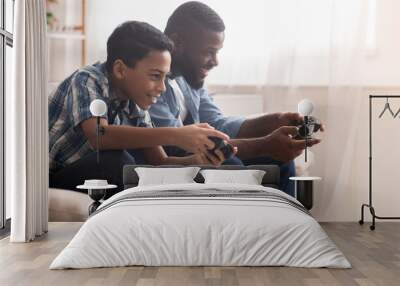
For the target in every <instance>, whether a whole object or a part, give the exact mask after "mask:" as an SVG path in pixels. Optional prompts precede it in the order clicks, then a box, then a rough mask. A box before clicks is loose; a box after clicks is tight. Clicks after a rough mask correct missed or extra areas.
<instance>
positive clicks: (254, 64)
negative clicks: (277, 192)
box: [205, 0, 400, 221]
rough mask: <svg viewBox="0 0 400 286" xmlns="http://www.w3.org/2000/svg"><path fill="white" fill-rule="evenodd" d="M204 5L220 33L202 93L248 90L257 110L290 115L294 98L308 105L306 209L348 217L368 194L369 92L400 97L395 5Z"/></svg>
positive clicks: (335, 1)
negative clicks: (258, 100) (315, 121)
mask: <svg viewBox="0 0 400 286" xmlns="http://www.w3.org/2000/svg"><path fill="white" fill-rule="evenodd" d="M205 2H207V3H209V4H210V5H211V6H213V7H215V9H216V10H217V11H218V12H219V13H220V14H221V16H222V17H223V18H224V20H225V23H226V26H227V30H226V41H225V43H224V48H223V50H221V52H220V65H219V67H218V68H216V70H215V71H214V72H213V73H212V74H211V75H210V78H209V79H208V84H209V88H210V89H215V90H218V91H220V92H224V90H225V91H227V92H228V93H229V91H233V92H234V91H235V89H237V87H239V86H247V87H248V88H247V90H248V92H249V93H250V92H251V93H256V94H259V95H260V96H262V97H263V102H264V103H263V105H264V106H263V111H264V112H276V111H289V110H290V111H295V110H297V102H299V101H300V100H301V99H303V98H309V99H310V100H312V101H313V103H314V107H315V109H314V110H315V111H314V115H315V116H317V117H318V118H319V119H321V120H322V121H323V122H324V123H325V124H326V127H327V130H326V132H325V133H324V134H320V135H319V137H321V138H322V139H323V142H322V143H321V144H320V145H319V146H315V147H313V148H312V152H313V153H314V156H313V157H314V162H313V164H312V165H311V166H310V167H309V169H308V170H307V171H308V173H309V174H310V175H315V176H320V177H322V178H323V180H322V181H321V182H319V183H318V187H317V189H318V191H317V192H316V193H315V196H316V198H315V199H316V202H315V204H314V206H315V207H314V209H313V210H312V212H313V214H314V215H315V216H316V217H317V218H318V219H319V220H321V221H327V220H337V221H341V220H357V219H358V217H359V211H360V210H359V207H360V203H361V202H362V201H366V198H367V197H366V195H367V192H368V160H367V156H368V121H367V120H368V117H367V114H368V113H367V112H368V106H367V102H368V94H369V93H376V92H380V91H382V90H383V91H384V92H387V91H388V90H389V89H390V90H394V91H396V90H397V91H398V90H399V89H398V88H396V87H398V86H399V82H400V81H399V80H400V77H399V76H400V73H399V72H398V71H396V67H398V66H399V64H400V57H399V55H398V53H397V52H396V51H395V48H394V47H397V48H398V47H399V40H397V39H398V35H397V33H398V32H397V28H396V27H398V24H400V22H399V21H398V20H397V16H396V13H395V12H394V11H395V10H397V9H396V8H400V6H399V3H398V2H396V1H393V0H382V1H376V0H369V1H364V0H354V1H341V0H322V1H321V0H307V1H294V0H282V1H272V0H267V1H256V0H254V1H246V4H243V3H242V2H241V3H235V2H232V3H230V4H229V5H230V8H229V9H224V4H223V3H221V2H219V1H205ZM244 5H246V8H244ZM239 11H240V12H239ZM244 90H246V88H245V89H244ZM398 139H400V138H398ZM303 160H304V158H301V157H300V158H298V159H297V160H296V162H297V164H298V165H300V167H301V165H304V161H303ZM393 167H394V168H396V165H395V164H393ZM382 187H384V186H382ZM397 196H398V195H397ZM392 198H393V197H392ZM399 198H400V197H399ZM387 199H388V200H390V196H388V197H387ZM393 210H394V208H393ZM392 215H393V214H392Z"/></svg>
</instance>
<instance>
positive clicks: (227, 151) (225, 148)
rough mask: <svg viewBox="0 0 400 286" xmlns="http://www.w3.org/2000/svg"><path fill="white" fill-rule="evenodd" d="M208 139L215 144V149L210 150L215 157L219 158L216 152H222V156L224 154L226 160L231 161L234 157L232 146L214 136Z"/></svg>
mask: <svg viewBox="0 0 400 286" xmlns="http://www.w3.org/2000/svg"><path fill="white" fill-rule="evenodd" d="M208 139H210V140H211V141H213V142H214V144H215V147H214V148H213V149H211V150H209V152H210V153H212V154H213V155H215V156H216V157H218V156H217V155H216V154H215V151H216V150H221V152H222V154H224V157H225V160H226V159H229V158H230V157H231V156H232V155H233V147H232V145H230V144H226V143H225V142H224V140H223V139H221V138H219V137H214V136H210V137H208Z"/></svg>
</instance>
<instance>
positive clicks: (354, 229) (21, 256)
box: [0, 222, 400, 286]
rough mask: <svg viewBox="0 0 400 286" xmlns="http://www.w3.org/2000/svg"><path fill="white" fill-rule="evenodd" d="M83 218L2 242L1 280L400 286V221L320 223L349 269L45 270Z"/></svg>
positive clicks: (14, 282)
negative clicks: (372, 226) (24, 239)
mask: <svg viewBox="0 0 400 286" xmlns="http://www.w3.org/2000/svg"><path fill="white" fill-rule="evenodd" d="M80 226H81V223H50V231H49V233H48V234H47V235H45V236H44V237H43V238H40V239H38V240H37V241H34V242H32V243H28V244H23V243H22V244H15V243H13V244H10V243H9V241H8V238H6V239H3V240H1V241H0V285H1V286H6V285H7V286H8V285H12V286H17V285H32V286H33V285H52V286H59V285H68V286H75V285H96V286H97V285H140V286H145V285H167V286H178V285H256V286H261V285H290V286H293V285H296V286H297V285H346V286H351V285H383V286H390V285H396V286H398V285H400V223H393V222H379V223H378V224H377V228H376V230H375V231H374V232H373V231H370V230H369V228H368V225H363V226H360V225H358V224H357V223H327V224H322V226H323V228H324V229H325V230H326V231H327V233H328V234H329V236H330V237H331V238H332V239H333V241H335V242H336V244H337V245H338V247H339V248H340V249H341V250H342V251H343V252H344V254H345V255H346V257H347V258H348V259H349V260H350V262H351V263H352V265H353V268H352V269H349V270H340V269H305V268H289V267H122V268H101V269H87V270H51V271H50V270H48V267H49V264H50V263H51V261H52V260H53V259H54V258H55V256H56V255H57V254H58V253H59V252H60V251H61V250H62V249H63V247H64V246H65V245H66V244H67V242H68V241H69V240H70V239H71V238H72V236H73V235H74V234H75V233H76V231H77V230H78V229H79V227H80Z"/></svg>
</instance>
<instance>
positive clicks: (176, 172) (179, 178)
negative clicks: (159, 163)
mask: <svg viewBox="0 0 400 286" xmlns="http://www.w3.org/2000/svg"><path fill="white" fill-rule="evenodd" d="M199 170H200V168H199V167H184V168H168V167H167V168H146V167H137V168H135V171H136V173H137V174H138V176H139V184H138V186H150V185H166V184H187V183H195V181H194V180H193V179H194V178H195V177H196V175H197V173H198V172H199Z"/></svg>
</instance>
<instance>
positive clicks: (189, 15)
mask: <svg viewBox="0 0 400 286" xmlns="http://www.w3.org/2000/svg"><path fill="white" fill-rule="evenodd" d="M198 26H200V27H203V28H206V29H207V30H211V31H214V32H223V31H225V24H224V21H223V20H222V19H221V17H220V16H219V15H218V14H217V12H215V11H214V10H213V9H211V8H210V7H209V6H207V5H206V4H204V3H201V2H197V1H190V2H186V3H183V4H182V5H180V6H179V7H178V8H176V9H175V11H174V12H173V13H172V15H171V16H170V17H169V19H168V22H167V26H166V28H165V30H164V32H165V34H166V35H168V36H170V35H172V34H173V33H181V32H191V31H194V30H195V28H196V27H198Z"/></svg>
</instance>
